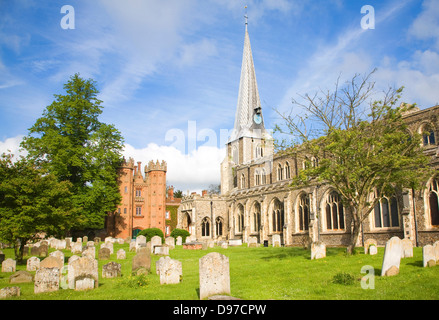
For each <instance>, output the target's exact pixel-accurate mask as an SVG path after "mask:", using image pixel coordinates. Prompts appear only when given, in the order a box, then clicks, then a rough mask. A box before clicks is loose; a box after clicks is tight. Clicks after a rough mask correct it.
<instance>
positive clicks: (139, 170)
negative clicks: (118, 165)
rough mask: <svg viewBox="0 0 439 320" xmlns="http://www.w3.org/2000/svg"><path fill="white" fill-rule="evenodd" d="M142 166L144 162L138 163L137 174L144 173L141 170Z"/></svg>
mask: <svg viewBox="0 0 439 320" xmlns="http://www.w3.org/2000/svg"><path fill="white" fill-rule="evenodd" d="M141 165H142V162H140V161H137V172H139V173H141V172H142V169H140V167H141Z"/></svg>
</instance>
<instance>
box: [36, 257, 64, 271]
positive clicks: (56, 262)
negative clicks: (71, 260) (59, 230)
mask: <svg viewBox="0 0 439 320" xmlns="http://www.w3.org/2000/svg"><path fill="white" fill-rule="evenodd" d="M63 266H64V263H63V262H62V261H61V259H59V258H57V257H54V256H49V257H47V258H45V259H43V260H42V261H41V262H40V268H46V269H50V268H58V269H59V270H62V267H63Z"/></svg>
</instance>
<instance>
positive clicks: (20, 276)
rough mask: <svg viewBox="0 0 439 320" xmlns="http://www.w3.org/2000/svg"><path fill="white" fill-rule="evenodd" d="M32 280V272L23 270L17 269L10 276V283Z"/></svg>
mask: <svg viewBox="0 0 439 320" xmlns="http://www.w3.org/2000/svg"><path fill="white" fill-rule="evenodd" d="M32 281H33V277H32V274H31V273H29V272H27V271H23V270H20V271H17V272H16V273H14V274H13V275H12V276H10V277H9V283H27V282H32Z"/></svg>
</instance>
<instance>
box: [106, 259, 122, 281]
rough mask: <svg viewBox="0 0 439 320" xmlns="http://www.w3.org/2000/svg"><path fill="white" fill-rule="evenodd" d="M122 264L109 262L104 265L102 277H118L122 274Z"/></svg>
mask: <svg viewBox="0 0 439 320" xmlns="http://www.w3.org/2000/svg"><path fill="white" fill-rule="evenodd" d="M120 270H121V265H120V263H117V262H114V261H112V262H109V263H107V264H104V265H103V266H102V278H117V277H120V274H121V271H120Z"/></svg>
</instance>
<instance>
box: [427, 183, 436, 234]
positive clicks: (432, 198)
mask: <svg viewBox="0 0 439 320" xmlns="http://www.w3.org/2000/svg"><path fill="white" fill-rule="evenodd" d="M438 194H439V182H438V178H434V179H433V181H432V182H431V183H430V186H429V194H428V201H429V207H430V224H431V225H432V226H434V227H439V200H438Z"/></svg>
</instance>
